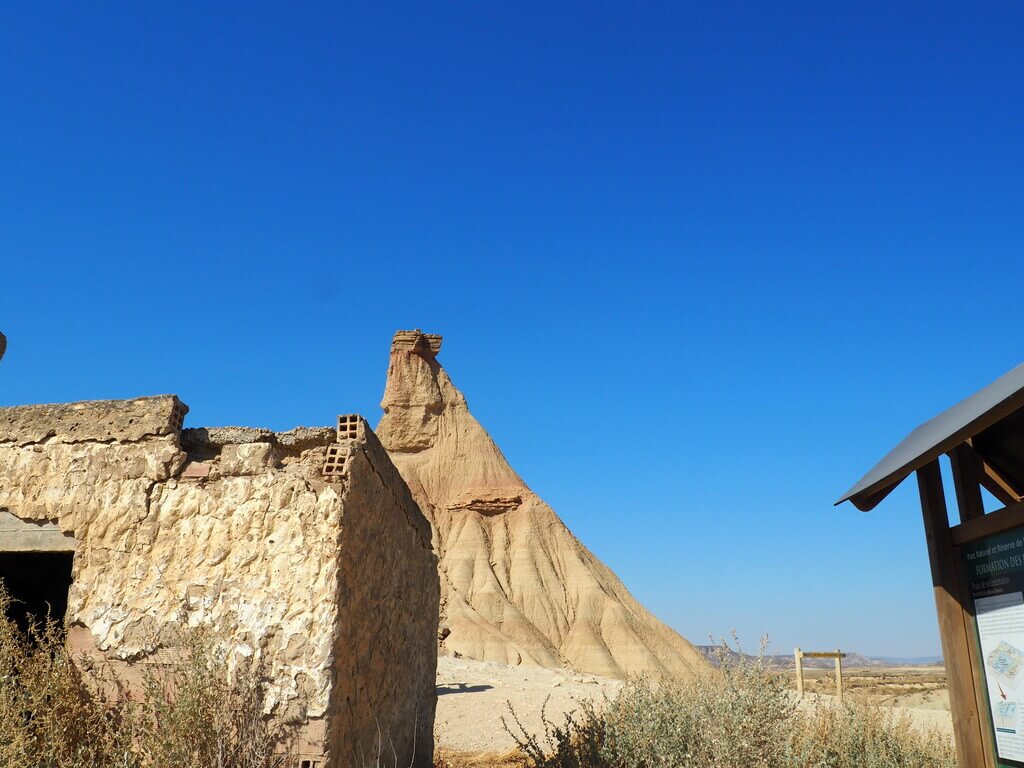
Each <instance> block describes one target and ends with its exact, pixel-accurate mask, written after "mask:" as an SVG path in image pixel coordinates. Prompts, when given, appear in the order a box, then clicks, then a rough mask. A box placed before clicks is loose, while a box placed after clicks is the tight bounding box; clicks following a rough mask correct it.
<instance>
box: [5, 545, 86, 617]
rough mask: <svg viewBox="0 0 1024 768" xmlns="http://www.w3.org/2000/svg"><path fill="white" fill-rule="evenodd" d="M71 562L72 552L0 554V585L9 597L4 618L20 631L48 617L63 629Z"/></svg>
mask: <svg viewBox="0 0 1024 768" xmlns="http://www.w3.org/2000/svg"><path fill="white" fill-rule="evenodd" d="M73 561H74V554H73V553H71V552H0V581H2V582H3V584H4V588H5V589H6V590H7V594H8V595H10V597H11V603H10V605H9V606H8V607H7V618H8V619H10V620H12V621H14V622H15V623H16V624H17V625H18V627H19V628H20V629H21V630H22V631H25V630H26V629H27V628H28V626H29V623H30V622H32V621H35V622H37V623H42V622H44V621H46V619H47V617H50V618H52V619H53V620H54V621H56V622H58V623H59V624H61V625H63V623H64V614H65V613H67V610H68V589H69V588H70V587H71V564H72V562H73Z"/></svg>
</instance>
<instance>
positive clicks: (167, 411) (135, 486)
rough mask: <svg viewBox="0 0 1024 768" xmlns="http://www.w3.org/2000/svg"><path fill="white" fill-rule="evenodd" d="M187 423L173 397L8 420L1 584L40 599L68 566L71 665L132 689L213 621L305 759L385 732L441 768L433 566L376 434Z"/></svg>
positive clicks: (405, 753)
mask: <svg viewBox="0 0 1024 768" xmlns="http://www.w3.org/2000/svg"><path fill="white" fill-rule="evenodd" d="M186 411H187V408H186V407H185V406H184V405H182V403H181V402H180V401H179V400H178V399H177V398H176V397H174V396H162V397H151V398H141V399H137V400H126V401H101V402H85V403H72V404H67V405H52V406H45V405H42V406H22V407H16V408H0V575H2V576H5V577H9V578H10V579H12V580H14V581H15V582H20V583H22V584H25V585H27V588H28V589H30V590H31V589H32V588H33V587H34V586H39V584H41V583H42V582H43V581H45V580H46V579H47V578H49V576H47V574H46V573H45V572H44V569H46V568H49V567H51V562H58V561H42V564H37V565H33V564H32V561H31V559H26V555H28V554H33V553H34V554H35V555H37V556H43V557H45V556H46V555H47V553H50V554H53V553H56V552H65V553H70V552H73V567H72V566H71V565H70V564H69V566H68V568H69V570H70V590H68V589H67V587H66V586H65V587H64V590H63V591H64V594H66V599H67V609H66V621H67V623H68V626H69V638H70V642H71V643H72V645H73V647H74V649H75V651H76V653H77V652H85V653H88V654H99V655H102V656H103V657H104V658H105V659H107V660H108V661H110V662H111V663H113V664H114V665H115V668H116V669H118V670H119V671H121V672H122V673H124V674H125V675H126V676H127V677H131V674H132V673H133V671H134V673H135V674H136V676H137V675H138V670H139V669H140V668H141V666H140V665H144V664H147V663H152V662H155V661H166V660H167V659H168V658H169V657H171V658H173V656H174V654H175V652H176V646H175V643H176V642H177V640H176V638H177V637H180V634H179V633H178V628H179V627H180V626H182V625H186V626H196V625H200V624H206V625H211V626H213V627H215V628H216V629H217V630H218V632H219V633H220V634H221V636H223V637H227V638H228V639H229V640H230V642H231V648H232V652H233V654H234V655H235V657H236V658H239V659H240V658H246V657H252V658H260V659H262V660H263V661H264V662H265V663H266V665H267V668H268V671H269V675H270V700H269V706H270V708H271V712H272V714H273V715H274V716H276V717H279V718H282V719H284V720H286V721H291V722H295V723H299V724H301V726H302V731H301V737H302V738H301V742H300V744H299V750H300V756H302V757H304V758H308V761H309V762H308V764H309V765H315V766H317V768H347V767H348V766H353V765H362V764H364V759H368V756H375V755H376V754H377V749H378V738H381V739H382V740H383V745H382V746H383V750H384V753H385V754H386V755H388V759H389V762H388V764H389V765H390V764H392V763H391V762H390V760H391V757H392V755H394V756H395V757H396V758H397V759H396V762H397V764H398V765H401V766H406V765H410V764H414V765H417V766H428V765H432V749H433V742H432V731H431V728H432V724H433V716H434V703H435V701H436V695H435V668H436V635H437V626H438V599H439V592H438V577H437V560H436V557H435V556H434V554H433V552H432V551H431V546H430V536H431V533H430V527H429V524H428V523H427V521H426V519H425V518H424V517H423V515H422V513H421V512H420V510H419V508H418V507H417V505H416V503H415V502H414V500H413V499H412V497H411V496H410V494H409V490H408V488H407V487H406V485H405V483H404V482H403V481H402V479H401V477H400V475H399V474H398V472H397V470H396V469H395V467H394V465H393V464H392V463H391V461H390V459H389V458H388V455H387V453H386V452H385V451H384V449H383V448H382V446H381V445H380V443H379V441H378V440H377V438H376V436H375V435H374V434H373V432H372V431H371V430H370V429H369V427H367V426H366V424H365V422H364V421H363V420H362V419H361V418H359V417H355V416H352V417H346V418H345V419H344V420H343V421H344V429H343V430H336V429H334V428H322V429H306V428H299V429H295V430H292V431H290V432H283V433H274V432H271V431H269V430H261V429H250V428H217V429H184V430H183V429H182V420H183V418H184V416H185V413H186ZM329 454H330V455H332V456H333V457H334V459H333V460H332V462H327V457H328V455H329ZM325 464H329V465H330V471H329V472H325ZM66 556H67V555H66ZM30 568H35V569H37V572H27V571H28V569H30ZM392 747H394V750H395V751H394V753H392V751H391V750H392ZM414 749H415V755H414V754H413V751H414Z"/></svg>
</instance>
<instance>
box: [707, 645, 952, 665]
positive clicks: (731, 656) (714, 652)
mask: <svg viewBox="0 0 1024 768" xmlns="http://www.w3.org/2000/svg"><path fill="white" fill-rule="evenodd" d="M697 650H698V651H700V652H701V653H703V654H704V657H705V658H706V659H707V660H708V661H710V662H711V664H712V665H714V666H718V664H719V663H720V661H721V660H722V659H723V658H724V659H726V660H728V661H730V662H735V661H737V660H739V658H740V654H738V653H737V652H736V651H733V650H728V651H725V650H724V649H723V648H722V647H721V646H719V645H698V646H697ZM808 650H811V649H808ZM844 653H846V658H845V659H843V666H844V667H847V668H849V669H880V668H885V667H924V666H932V665H936V666H937V665H940V664H942V657H941V656H917V657H911V658H902V657H898V656H878V657H871V656H862V655H861V654H859V653H854V652H852V651H844ZM743 656H744V657H745V658H747V659H749V660H753V659H755V658H757V657H756V656H754V655H751V654H748V653H745V654H743ZM765 660H766V661H767V662H768V664H770V665H771V666H773V667H776V668H777V669H793V668H794V667H796V660H795V659H794V658H793V654H792V653H788V654H785V653H780V654H773V655H768V656H765ZM833 666H835V661H834V660H833V659H806V658H805V659H804V669H832V667H833Z"/></svg>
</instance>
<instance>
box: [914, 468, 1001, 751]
mask: <svg viewBox="0 0 1024 768" xmlns="http://www.w3.org/2000/svg"><path fill="white" fill-rule="evenodd" d="M917 487H918V491H919V493H920V495H921V512H922V514H923V516H924V532H925V537H926V538H927V540H928V559H929V561H930V563H931V571H932V585H933V586H934V592H935V609H936V612H937V613H938V617H939V636H940V638H941V639H942V654H943V656H944V658H945V662H946V677H947V678H948V685H949V707H950V710H951V711H952V714H953V735H954V736H955V738H956V752H957V758H958V759H959V762H960V765H961V766H964V768H967V766H970V767H971V768H974V766H979V768H980V767H981V766H991V765H992V764H993V762H992V761H993V759H994V758H993V755H992V752H991V750H990V749H988V750H987V749H986V746H987V745H986V741H987V740H986V739H985V738H984V736H983V732H984V730H985V728H984V727H983V726H982V722H981V717H980V715H979V710H978V698H977V696H976V691H975V686H974V680H975V670H974V666H975V660H974V658H973V653H972V650H971V649H972V642H971V640H972V639H973V638H970V637H968V622H967V621H966V619H965V611H964V608H963V606H962V605H961V601H962V600H963V599H964V597H963V593H962V591H961V589H960V583H959V581H960V580H959V577H958V574H957V565H958V564H957V550H956V549H954V547H953V540H952V538H951V536H950V533H949V515H948V513H947V511H946V497H945V494H944V493H943V490H942V473H941V472H940V470H939V462H938V460H937V459H936V460H934V461H932V462H930V463H928V464H926V465H925V466H923V467H921V469H919V470H917ZM986 753H987V754H986Z"/></svg>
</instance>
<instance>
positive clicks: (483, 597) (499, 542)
mask: <svg viewBox="0 0 1024 768" xmlns="http://www.w3.org/2000/svg"><path fill="white" fill-rule="evenodd" d="M440 349H441V337H440V336H436V335H432V334H425V333H422V332H420V331H399V332H398V333H396V334H395V337H394V341H393V342H392V346H391V361H390V365H389V367H388V378H387V386H386V388H385V391H384V399H383V402H382V403H381V407H382V408H383V409H384V416H383V418H382V419H381V421H380V424H379V425H378V426H377V434H378V436H379V437H380V439H381V442H382V443H383V444H384V446H385V448H387V450H388V452H389V454H390V455H391V459H392V461H393V462H394V463H395V465H396V466H397V467H398V469H399V471H400V472H401V473H402V477H404V478H405V481H406V483H408V485H409V488H410V490H411V491H412V493H413V496H414V497H415V498H416V500H417V502H418V503H419V504H420V507H421V508H422V510H423V512H424V513H425V514H426V516H427V518H428V519H429V520H430V522H431V524H432V525H433V544H434V547H435V549H436V551H437V554H438V558H439V564H438V567H439V570H440V575H441V622H442V624H444V625H446V626H447V627H448V629H449V630H450V634H448V636H447V637H446V638H444V641H443V646H442V653H457V654H460V655H462V656H465V657H468V658H473V659H480V660H484V661H496V662H500V663H503V664H531V665H537V666H544V667H565V666H569V667H571V668H573V669H575V670H578V671H580V672H590V673H594V674H601V675H609V676H612V677H619V678H623V677H626V676H628V675H631V674H637V673H647V674H653V675H656V676H671V677H684V678H685V677H688V676H691V675H693V674H694V673H695V672H697V671H698V670H700V669H702V668H704V667H705V665H706V662H705V661H704V659H703V657H702V656H701V654H700V653H699V652H698V651H697V650H696V649H695V648H694V647H693V646H692V645H691V644H690V643H689V642H688V641H687V640H686V639H685V638H683V637H682V636H681V635H679V634H678V633H677V632H675V631H673V630H671V629H669V628H668V627H667V626H666V625H664V624H663V623H661V622H660V621H659V620H658V619H657V618H655V617H654V616H653V615H652V614H651V613H650V612H648V611H647V610H646V609H645V608H644V607H643V606H642V605H640V603H638V602H637V601H636V600H635V599H634V598H633V596H632V595H630V593H629V591H628V590H627V589H626V587H625V586H624V585H623V584H622V582H620V581H619V579H618V578H617V577H616V576H615V574H614V573H612V572H611V570H609V569H608V568H607V567H606V566H605V565H604V564H603V563H601V561H599V560H598V559H597V558H596V557H595V556H594V555H593V554H591V553H590V552H589V551H588V550H587V549H586V547H584V546H583V545H582V544H581V543H580V542H579V541H578V540H577V539H576V537H575V536H573V534H572V533H571V532H570V531H569V529H568V528H566V526H565V524H564V523H563V522H562V521H561V520H560V519H559V517H558V516H557V515H556V514H555V513H554V511H553V510H552V509H551V507H549V506H548V505H547V504H545V503H544V501H543V500H542V499H541V498H540V497H538V496H537V495H536V494H535V493H534V492H533V491H531V490H530V489H529V488H528V487H527V485H526V484H525V483H524V482H523V481H522V479H521V478H520V477H519V475H517V474H516V473H515V471H514V470H513V469H512V468H511V467H510V466H509V464H508V462H507V461H506V460H505V457H504V456H503V455H502V453H501V451H500V450H499V449H498V446H497V445H495V443H494V441H493V440H492V439H491V437H490V435H488V434H487V432H486V431H485V430H484V428H483V427H482V426H481V425H480V423H479V422H478V421H477V420H476V419H475V418H474V417H473V416H472V415H471V414H470V412H469V408H468V407H467V405H466V398H465V397H464V396H463V395H462V393H461V392H460V391H459V390H458V389H456V388H455V386H454V385H453V384H452V382H451V379H449V378H448V374H447V373H446V372H445V371H444V369H443V368H442V367H441V366H440V364H439V363H438V362H437V354H438V352H439V351H440Z"/></svg>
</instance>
